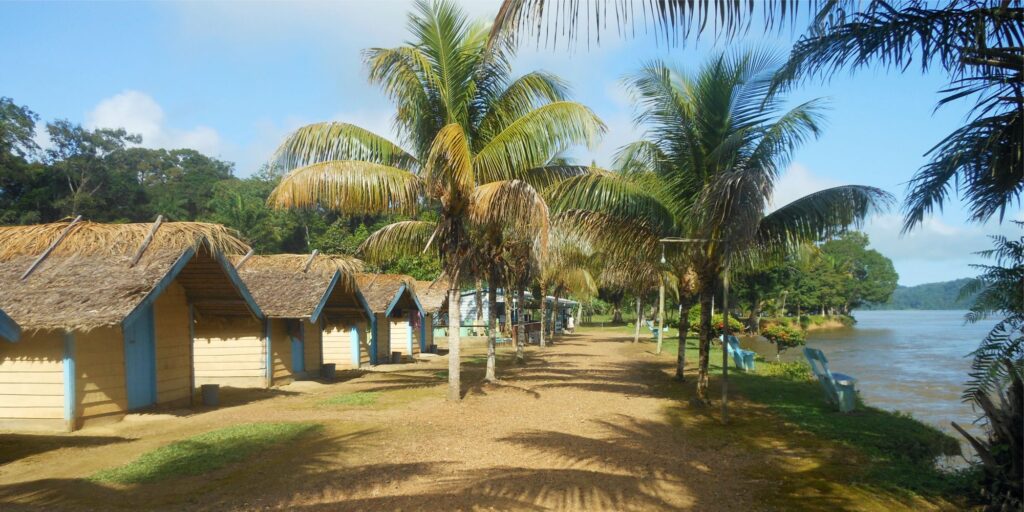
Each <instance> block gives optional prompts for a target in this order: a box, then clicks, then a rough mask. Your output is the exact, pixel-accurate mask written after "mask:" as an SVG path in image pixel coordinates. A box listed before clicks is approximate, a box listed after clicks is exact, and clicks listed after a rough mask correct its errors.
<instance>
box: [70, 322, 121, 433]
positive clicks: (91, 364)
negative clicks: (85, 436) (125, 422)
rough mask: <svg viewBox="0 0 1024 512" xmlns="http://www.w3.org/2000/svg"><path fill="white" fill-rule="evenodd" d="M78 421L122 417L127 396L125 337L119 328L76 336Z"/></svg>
mask: <svg viewBox="0 0 1024 512" xmlns="http://www.w3.org/2000/svg"><path fill="white" fill-rule="evenodd" d="M75 370H76V371H77V373H78V381H77V383H76V386H75V389H76V391H77V392H78V407H76V410H77V411H78V417H79V418H81V419H83V420H87V419H91V418H96V417H99V416H106V415H111V414H124V413H125V411H126V410H127V409H128V395H127V391H126V389H125V374H124V333H123V331H121V328H120V327H101V328H99V329H93V330H91V331H89V332H87V333H81V332H78V333H75Z"/></svg>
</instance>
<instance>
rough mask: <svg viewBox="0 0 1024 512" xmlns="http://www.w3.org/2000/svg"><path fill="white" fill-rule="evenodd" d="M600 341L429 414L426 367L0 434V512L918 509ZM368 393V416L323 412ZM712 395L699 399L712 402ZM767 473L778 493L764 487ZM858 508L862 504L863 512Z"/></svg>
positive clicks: (813, 448)
mask: <svg viewBox="0 0 1024 512" xmlns="http://www.w3.org/2000/svg"><path fill="white" fill-rule="evenodd" d="M630 341H631V339H629V338H618V337H614V336H609V335H607V334H600V335H595V334H580V335H572V336H565V337H563V338H562V339H561V340H560V342H559V343H557V344H555V345H554V346H552V347H549V348H546V349H543V350H542V349H539V348H537V347H531V348H530V349H529V351H528V362H527V364H526V365H525V366H520V367H517V366H514V365H512V363H511V361H510V358H511V353H510V351H511V350H510V348H503V349H502V350H501V352H500V354H499V356H500V364H499V376H500V377H501V378H502V381H501V382H500V383H498V384H484V383H483V382H482V369H481V368H480V365H479V355H480V354H482V352H483V350H482V348H481V347H479V346H477V347H471V348H470V349H469V350H467V351H466V360H467V362H471V364H470V366H469V367H468V368H467V370H466V371H465V372H464V384H465V389H464V391H465V399H464V400H463V401H462V402H461V403H449V402H446V401H445V400H444V394H445V387H446V382H445V380H444V375H443V374H441V373H439V372H441V371H442V370H444V369H445V368H446V366H447V359H446V358H444V357H440V358H434V359H433V360H430V361H421V362H418V363H415V364H406V365H396V366H392V367H388V368H387V370H388V371H383V372H365V373H352V374H345V375H341V376H340V378H341V381H339V382H334V383H330V384H324V383H319V382H298V383H294V384H292V385H289V386H284V387H282V388H279V389H275V390H254V391H245V392H240V391H239V392H235V393H230V392H228V393H224V396H223V397H222V400H223V401H224V402H225V403H224V406H223V407H221V408H220V409H217V410H210V411H180V412H177V413H171V414H146V415H133V416H129V417H128V418H126V420H125V421H122V422H119V423H114V424H110V425H106V426H100V427H91V428H87V429H84V430H82V431H80V432H76V433H74V434H70V435H54V436H27V435H17V434H2V433H0V464H2V465H0V509H3V510H14V509H22V508H25V509H45V510H64V509H70V510H111V509H128V510H138V509H161V510H183V509H188V510H231V509H244V510H250V509H287V510H424V511H426V510H430V511H435V510H581V511H583V510H586V511H598V510H617V511H618V510H621V511H628V510H676V509H681V510H702V511H703V510H743V511H751V510H785V509H806V510H836V509H849V510H856V509H863V510H870V509H889V508H906V509H914V508H932V507H934V506H935V505H934V504H931V503H924V502H921V501H907V500H906V499H902V498H897V497H889V496H877V495H875V496H870V499H868V501H865V499H866V496H865V495H867V494H871V493H869V492H862V493H860V495H858V494H857V493H856V492H854V493H853V494H851V493H850V492H849V490H848V489H847V488H845V487H843V486H842V485H839V484H841V483H842V482H837V481H836V480H841V479H842V478H845V475H846V474H845V473H844V470H843V469H842V468H843V467H845V466H847V465H849V462H850V458H849V457H850V455H849V454H846V453H843V452H842V450H840V449H838V448H835V447H833V446H831V445H829V444H828V443H827V442H825V441H814V442H810V443H808V441H807V440H806V439H791V438H786V437H782V436H779V435H775V434H773V432H775V431H780V432H781V431H784V430H785V429H783V428H766V425H768V426H773V425H774V426H781V425H780V424H779V422H778V420H775V419H773V417H771V415H769V414H768V413H767V412H766V411H764V410H761V409H758V407H757V406H755V405H753V404H750V403H746V402H744V401H742V399H738V400H736V401H735V402H734V408H735V410H736V412H735V414H734V418H733V422H732V424H731V425H730V426H729V427H727V428H728V429H729V430H723V428H725V427H721V425H720V424H719V423H718V419H717V409H715V410H704V409H692V408H690V407H688V406H687V405H685V402H684V400H681V399H680V397H681V396H682V395H683V394H685V393H686V390H685V389H684V388H683V387H682V386H681V385H680V384H678V383H675V382H673V381H671V379H670V378H669V375H670V374H669V372H670V370H671V365H672V362H673V361H672V359H673V358H672V357H671V356H669V355H667V354H662V355H661V356H655V355H654V354H653V353H652V352H651V348H652V347H651V345H650V344H646V343H641V344H632V343H630ZM354 391H376V392H380V399H379V401H378V403H376V404H374V405H370V406H328V405H323V404H322V402H323V401H324V400H325V399H327V398H330V397H333V396H337V395H341V394H345V393H351V392H354ZM712 391H713V392H714V391H715V390H714V389H713V390H712ZM270 421H275V422H276V421H313V422H318V423H321V424H323V425H324V429H323V430H322V432H320V433H317V434H311V435H308V436H305V437H303V438H302V439H300V440H299V441H297V442H295V443H292V444H289V445H286V446H282V447H279V448H274V449H271V450H268V451H267V452H265V453H262V454H260V455H258V456H256V457H254V458H253V459H251V460H250V461H247V462H246V463H243V464H236V465H232V466H229V467H226V468H223V469H221V470H218V471H216V472H214V473H211V474H208V475H204V476H201V477H185V478H178V479H173V480H168V481H163V482H159V483H154V484H143V485H134V486H115V485H108V484H99V483H96V482H93V481H90V480H88V477H89V476H90V475H92V474H94V473H95V472H96V471H98V470H101V469H105V468H110V467H114V466H118V465H121V464H124V463H126V462H128V461H131V460H132V459H134V458H135V457H137V456H139V455H140V454H142V453H144V452H146V451H149V450H152V449H153V448H156V447H158V446H161V445H164V444H166V443H169V442H171V441H174V440H177V439H181V438H183V437H187V436H189V435H193V434H196V433H200V432H205V431H209V430H213V429H216V428H220V427H223V426H227V425H230V424H235V423H247V422H270ZM780 474H781V475H783V477H782V478H780V477H779V476H780ZM868 505H870V506H868Z"/></svg>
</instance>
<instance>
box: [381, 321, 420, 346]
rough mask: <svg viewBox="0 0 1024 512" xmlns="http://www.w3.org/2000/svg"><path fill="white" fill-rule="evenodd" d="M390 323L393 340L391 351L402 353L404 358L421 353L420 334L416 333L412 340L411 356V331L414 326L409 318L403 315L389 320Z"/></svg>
mask: <svg viewBox="0 0 1024 512" xmlns="http://www.w3.org/2000/svg"><path fill="white" fill-rule="evenodd" d="M388 323H389V325H390V334H391V340H392V342H391V350H392V351H393V352H401V353H402V355H403V356H409V355H415V354H419V353H420V338H419V333H418V332H414V333H413V338H412V354H409V330H410V329H412V325H411V324H410V323H409V318H408V317H406V316H405V315H403V316H401V317H398V318H389V319H388Z"/></svg>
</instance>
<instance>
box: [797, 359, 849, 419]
mask: <svg viewBox="0 0 1024 512" xmlns="http://www.w3.org/2000/svg"><path fill="white" fill-rule="evenodd" d="M804 357H806V358H807V362H808V363H810V365H811V371H812V372H814V376H815V377H817V378H818V384H820V385H821V389H822V391H824V392H825V398H826V399H827V400H828V401H829V403H831V404H833V405H836V406H838V407H839V412H850V411H852V410H854V409H855V408H856V407H857V391H856V389H855V385H856V384H857V379H855V378H853V377H851V376H849V375H846V374H844V373H836V372H833V371H832V370H830V369H829V367H828V359H826V358H825V353H824V352H822V351H821V350H818V349H816V348H811V347H804Z"/></svg>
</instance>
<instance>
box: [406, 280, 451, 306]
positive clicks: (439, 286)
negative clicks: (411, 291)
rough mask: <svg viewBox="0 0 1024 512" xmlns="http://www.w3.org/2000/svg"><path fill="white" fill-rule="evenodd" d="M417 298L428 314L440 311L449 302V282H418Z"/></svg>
mask: <svg viewBox="0 0 1024 512" xmlns="http://www.w3.org/2000/svg"><path fill="white" fill-rule="evenodd" d="M414 284H415V286H416V296H417V297H418V298H419V299H420V304H421V305H422V306H423V310H424V311H426V312H427V313H436V312H437V311H440V310H441V309H442V308H443V307H444V306H445V304H446V303H447V301H448V281H446V280H444V279H437V280H435V281H416V282H415V283H414Z"/></svg>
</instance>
